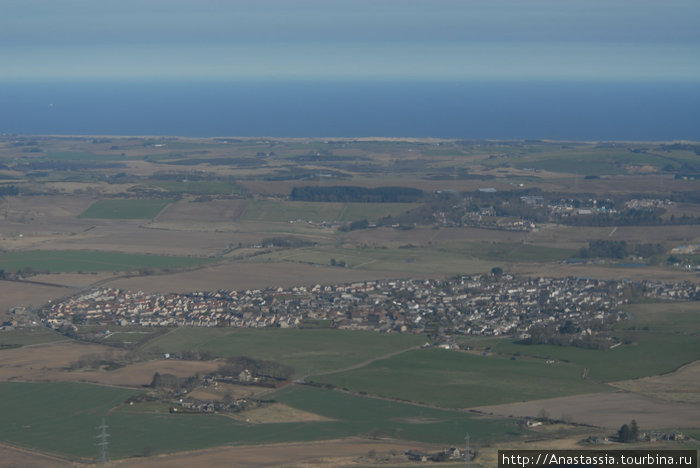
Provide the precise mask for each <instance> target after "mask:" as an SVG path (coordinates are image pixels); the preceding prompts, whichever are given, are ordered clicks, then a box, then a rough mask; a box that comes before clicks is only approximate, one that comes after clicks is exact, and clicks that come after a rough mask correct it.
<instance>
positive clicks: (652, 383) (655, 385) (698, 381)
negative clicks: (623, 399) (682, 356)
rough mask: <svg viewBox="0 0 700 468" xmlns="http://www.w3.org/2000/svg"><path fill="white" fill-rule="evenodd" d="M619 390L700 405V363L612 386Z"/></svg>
mask: <svg viewBox="0 0 700 468" xmlns="http://www.w3.org/2000/svg"><path fill="white" fill-rule="evenodd" d="M611 385H613V386H615V387H617V388H621V389H624V390H628V391H631V392H635V393H642V394H644V395H647V396H650V397H653V398H658V399H660V400H668V401H678V402H681V403H694V404H696V405H697V404H700V361H695V362H691V363H690V364H688V365H685V366H683V367H681V368H680V369H678V370H677V371H675V372H671V373H670V374H665V375H655V376H653V377H644V378H642V379H635V380H624V381H622V382H615V383H613V384H611Z"/></svg>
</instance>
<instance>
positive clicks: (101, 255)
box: [0, 250, 214, 273]
mask: <svg viewBox="0 0 700 468" xmlns="http://www.w3.org/2000/svg"><path fill="white" fill-rule="evenodd" d="M212 261H214V260H213V259H211V258H205V257H183V256H174V255H172V256H171V255H143V254H127V253H121V252H102V251H96V250H27V251H22V252H4V253H0V269H3V270H5V271H18V270H23V269H25V268H31V269H32V270H33V271H35V272H44V271H47V272H51V273H65V272H86V273H90V272H97V271H134V270H137V269H139V268H143V267H149V268H157V269H169V268H182V267H193V266H197V265H202V264H205V263H210V262H212Z"/></svg>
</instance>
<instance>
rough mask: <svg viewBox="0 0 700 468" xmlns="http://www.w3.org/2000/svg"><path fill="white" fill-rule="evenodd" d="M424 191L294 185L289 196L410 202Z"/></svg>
mask: <svg viewBox="0 0 700 468" xmlns="http://www.w3.org/2000/svg"><path fill="white" fill-rule="evenodd" d="M423 195H424V193H423V191H422V190H419V189H416V188H412V187H377V188H367V187H356V186H351V185H338V186H329V187H313V186H306V187H294V189H292V193H291V194H290V195H289V198H290V199H292V200H294V201H313V202H357V203H409V202H416V201H419V200H420V199H422V198H423Z"/></svg>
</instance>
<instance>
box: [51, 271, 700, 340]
mask: <svg viewBox="0 0 700 468" xmlns="http://www.w3.org/2000/svg"><path fill="white" fill-rule="evenodd" d="M630 289H634V290H635V291H638V292H641V293H642V294H643V295H645V296H648V297H658V298H668V299H679V300H688V299H700V286H697V285H694V284H685V283H682V284H678V283H664V282H657V281H654V282H651V281H644V282H638V283H630V282H626V281H600V280H595V279H590V278H562V279H553V278H519V277H514V276H512V275H507V274H506V275H499V276H494V275H481V276H460V277H456V278H452V279H448V280H408V279H402V280H377V281H365V282H358V283H352V284H340V285H315V286H313V287H304V286H298V287H293V288H287V289H285V288H267V289H255V290H253V289H248V290H243V291H235V290H230V291H228V290H220V291H216V292H194V293H191V294H175V293H170V294H146V293H144V292H140V291H139V292H133V291H126V290H120V289H110V288H102V289H97V290H93V291H90V292H89V293H85V294H80V295H77V296H73V297H70V298H68V299H66V300H63V301H61V302H58V303H51V304H49V305H47V306H46V307H44V309H43V310H42V311H41V313H40V315H41V317H42V320H43V322H44V324H45V325H47V326H49V327H51V328H55V329H63V328H64V327H79V326H80V325H82V324H101V325H111V324H114V325H120V326H131V325H134V326H160V327H176V326H178V327H185V326H193V327H215V326H219V327H240V328H263V327H279V328H297V327H303V326H309V325H310V324H311V323H313V324H314V326H327V327H332V328H341V329H352V330H374V331H380V332H387V333H390V332H403V333H439V334H472V335H492V336H494V335H520V336H525V335H526V334H527V333H528V331H529V330H530V329H531V328H532V327H537V326H542V325H557V326H561V325H563V324H572V323H573V324H576V325H580V326H579V329H581V332H582V333H589V334H590V328H587V327H590V326H591V324H592V323H602V322H604V321H606V322H610V321H615V320H619V319H620V317H621V312H620V307H621V305H622V304H623V303H624V302H625V301H626V300H627V297H628V296H629V291H630ZM598 321H599V322H598Z"/></svg>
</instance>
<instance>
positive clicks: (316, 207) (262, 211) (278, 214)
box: [240, 200, 418, 222]
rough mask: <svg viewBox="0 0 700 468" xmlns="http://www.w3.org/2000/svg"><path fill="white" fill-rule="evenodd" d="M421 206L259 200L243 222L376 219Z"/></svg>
mask: <svg viewBox="0 0 700 468" xmlns="http://www.w3.org/2000/svg"><path fill="white" fill-rule="evenodd" d="M416 206H418V205H417V204H414V203H325V202H292V201H282V200H255V201H253V202H252V203H250V204H249V205H248V207H247V208H246V210H245V211H244V212H243V214H242V215H241V217H240V219H241V220H242V221H277V222H288V221H296V220H299V219H301V220H304V221H313V222H321V221H328V222H331V221H344V222H352V221H358V220H362V219H367V220H369V221H376V220H378V219H380V218H383V217H385V216H389V215H397V214H400V213H403V212H404V211H406V210H409V209H411V208H414V207H416Z"/></svg>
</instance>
